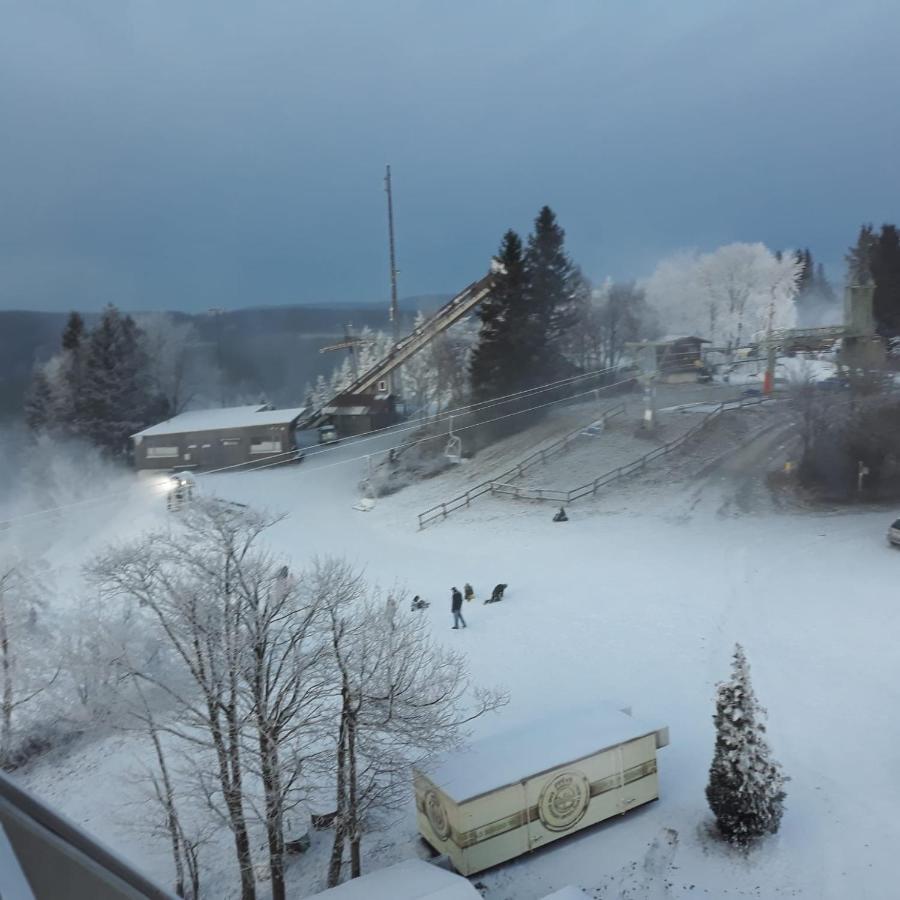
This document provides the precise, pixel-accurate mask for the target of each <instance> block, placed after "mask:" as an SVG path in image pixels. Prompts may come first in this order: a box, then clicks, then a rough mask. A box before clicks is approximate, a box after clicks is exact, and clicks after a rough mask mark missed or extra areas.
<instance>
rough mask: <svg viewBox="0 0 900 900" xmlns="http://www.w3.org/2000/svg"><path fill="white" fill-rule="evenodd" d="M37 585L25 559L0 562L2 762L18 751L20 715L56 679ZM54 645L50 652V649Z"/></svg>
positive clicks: (8, 762) (11, 757) (0, 725)
mask: <svg viewBox="0 0 900 900" xmlns="http://www.w3.org/2000/svg"><path fill="white" fill-rule="evenodd" d="M40 605H41V603H40V599H39V589H38V588H37V586H36V585H35V583H34V579H33V577H32V576H30V575H29V573H28V571H27V569H26V567H25V565H24V564H22V563H17V562H6V563H3V564H0V764H2V765H9V764H10V763H11V762H12V760H13V756H14V751H15V743H16V734H17V730H18V720H19V718H20V717H21V716H22V713H23V708H24V707H25V706H26V705H27V704H30V703H31V702H32V701H33V700H35V698H37V697H38V696H39V695H40V694H42V693H44V691H46V690H47V688H48V687H49V686H50V685H51V684H52V683H53V682H54V681H55V680H56V675H57V674H58V672H57V673H50V671H49V669H48V662H49V661H50V660H52V659H53V657H54V654H53V652H52V650H50V646H49V644H50V642H49V637H48V635H47V634H46V633H45V632H44V630H43V628H42V626H41V623H40V621H39V615H38V610H39V609H40ZM48 650H50V652H48Z"/></svg>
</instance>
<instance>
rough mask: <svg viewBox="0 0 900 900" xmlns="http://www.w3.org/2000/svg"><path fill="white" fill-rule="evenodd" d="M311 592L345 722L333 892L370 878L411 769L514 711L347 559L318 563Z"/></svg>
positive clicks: (338, 747) (337, 748) (338, 739)
mask: <svg viewBox="0 0 900 900" xmlns="http://www.w3.org/2000/svg"><path fill="white" fill-rule="evenodd" d="M310 588H311V590H312V591H313V592H314V593H315V595H316V596H317V597H318V598H319V601H320V603H321V606H322V609H323V614H324V618H325V621H326V628H327V629H328V635H329V637H328V640H329V644H330V647H329V655H330V664H331V667H332V671H333V673H334V676H333V678H334V690H335V694H336V703H337V716H336V719H335V723H334V754H333V757H332V761H333V770H334V784H335V786H336V798H335V799H336V806H335V809H336V816H335V837H334V844H333V847H332V854H331V859H330V862H329V869H328V884H329V886H334V885H335V884H337V883H338V882H339V881H340V877H341V871H342V868H343V864H344V861H345V856H346V855H347V852H348V851H349V858H350V876H351V878H356V877H357V876H359V875H360V874H361V873H362V862H361V846H362V839H363V835H364V833H365V831H366V830H367V829H368V828H370V827H372V825H373V821H372V817H373V815H375V814H376V813H377V812H379V811H385V810H390V809H395V808H397V806H398V805H400V804H402V803H403V802H405V800H406V797H407V793H408V790H409V779H410V770H411V767H412V766H414V765H416V764H417V763H419V762H421V761H422V760H423V759H424V758H426V757H427V756H429V755H431V754H433V753H436V752H439V751H442V750H446V749H448V748H450V747H453V746H457V745H458V744H459V743H460V742H461V741H462V740H463V739H464V738H465V736H466V725H467V723H469V722H471V721H473V720H474V719H476V718H478V717H479V716H482V715H484V714H485V713H486V712H488V711H489V710H493V709H497V708H498V707H500V706H501V705H503V704H504V703H505V702H506V696H505V695H504V694H503V693H502V692H500V691H496V690H472V691H470V685H469V676H468V670H467V667H466V662H465V658H464V657H463V656H462V654H460V653H458V652H455V651H452V650H445V649H443V648H442V647H440V646H439V645H438V644H437V643H436V642H435V641H434V639H433V638H432V637H431V636H430V634H429V629H428V627H427V624H426V622H425V619H423V618H422V617H421V616H413V615H410V614H409V613H408V611H407V610H406V609H405V604H404V603H403V602H402V600H403V598H402V597H397V596H394V595H389V596H388V597H387V598H385V597H383V596H382V595H381V594H380V593H379V592H378V591H377V590H371V589H370V588H369V587H368V586H367V585H366V584H365V582H364V580H363V578H362V575H361V574H360V573H359V572H357V571H356V570H354V569H353V568H352V566H350V565H349V564H348V563H346V562H344V561H343V560H335V559H326V560H321V561H319V562H318V563H317V564H316V565H315V567H314V570H313V573H312V581H311V585H310Z"/></svg>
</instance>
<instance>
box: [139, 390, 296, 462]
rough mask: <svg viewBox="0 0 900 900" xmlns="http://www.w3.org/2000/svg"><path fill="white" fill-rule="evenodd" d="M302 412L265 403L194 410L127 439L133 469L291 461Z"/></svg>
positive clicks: (152, 426)
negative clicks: (296, 428) (277, 460)
mask: <svg viewBox="0 0 900 900" xmlns="http://www.w3.org/2000/svg"><path fill="white" fill-rule="evenodd" d="M305 412H306V409H305V408H303V407H301V408H297V409H273V408H272V407H271V406H269V405H268V404H259V403H257V404H254V405H253V406H232V407H223V408H222V409H197V410H192V411H190V412H184V413H181V414H179V415H177V416H173V417H172V418H171V419H166V421H165V422H159V423H158V424H156V425H151V426H150V427H149V428H145V429H144V430H143V431H139V432H138V433H137V434H133V435H132V436H131V440H132V444H133V446H134V465H135V467H136V468H137V469H142V470H146V469H157V470H159V469H162V470H168V469H194V470H200V471H202V470H204V469H221V468H226V467H227V466H237V465H241V466H242V468H252V464H253V463H260V464H268V463H271V462H273V461H274V460H276V459H280V460H284V461H285V462H287V461H289V460H291V459H293V458H295V456H292V451H296V449H297V447H296V441H295V437H294V428H295V426H296V424H297V420H298V419H300V418H301V416H303V415H304V413H305Z"/></svg>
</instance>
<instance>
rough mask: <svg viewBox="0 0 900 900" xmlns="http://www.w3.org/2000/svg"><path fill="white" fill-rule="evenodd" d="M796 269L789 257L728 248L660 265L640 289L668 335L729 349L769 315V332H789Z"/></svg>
mask: <svg viewBox="0 0 900 900" xmlns="http://www.w3.org/2000/svg"><path fill="white" fill-rule="evenodd" d="M800 269H801V265H800V263H799V262H798V259H797V256H796V254H794V253H783V254H779V255H776V254H774V253H772V252H771V251H769V250H768V249H767V248H766V247H765V246H764V245H763V244H728V245H727V246H724V247H719V249H718V250H715V251H714V252H712V253H707V254H702V255H697V254H693V255H691V254H688V255H680V256H677V257H674V258H672V259H668V260H663V261H662V262H661V263H660V264H659V265H658V266H657V268H656V270H655V271H654V273H653V275H652V276H651V277H650V278H649V279H648V280H647V282H646V284H645V286H644V287H645V290H646V294H647V300H648V301H649V302H650V303H651V305H652V306H654V307H655V308H656V309H657V310H658V312H659V314H660V318H661V321H662V324H663V327H664V328H665V329H666V330H667V331H668V332H669V333H670V334H681V335H684V334H696V335H699V336H701V337H706V338H708V339H709V340H711V341H712V342H713V344H714V345H716V346H720V347H730V348H734V347H737V346H739V345H741V344H744V343H746V342H747V341H749V340H751V339H752V338H753V335H754V334H755V333H758V332H760V331H763V330H765V329H766V328H767V326H768V320H769V314H770V312H772V313H774V315H773V316H772V325H773V327H775V328H791V327H793V326H794V324H795V322H796V317H797V312H796V305H795V303H794V298H795V296H796V293H797V279H798V277H799V274H800Z"/></svg>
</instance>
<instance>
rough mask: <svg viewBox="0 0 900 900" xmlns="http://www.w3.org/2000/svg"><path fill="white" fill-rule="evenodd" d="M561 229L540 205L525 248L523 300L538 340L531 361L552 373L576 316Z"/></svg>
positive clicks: (560, 363)
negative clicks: (533, 358)
mask: <svg viewBox="0 0 900 900" xmlns="http://www.w3.org/2000/svg"><path fill="white" fill-rule="evenodd" d="M565 236H566V233H565V231H564V230H563V229H562V228H561V227H560V225H559V224H558V223H557V221H556V214H555V213H554V212H553V210H552V209H550V207H549V206H544V207H543V208H542V209H541V211H540V212H539V213H538V215H537V218H536V219H535V220H534V232H533V233H532V234H531V235H529V237H528V249H527V250H526V252H525V291H524V293H525V304H526V306H527V307H528V313H529V317H530V319H531V320H532V322H533V323H534V326H535V328H536V330H537V332H539V334H540V336H541V338H542V340H541V342H540V345H539V347H538V350H539V353H538V355H537V358H536V359H535V360H534V362H533V364H535V365H537V367H538V370H539V371H540V373H541V374H543V375H546V376H552V375H555V374H557V373H559V372H560V370H561V369H562V368H563V349H564V347H563V344H564V341H565V338H566V336H567V332H568V331H569V329H570V328H571V327H572V326H573V324H574V321H575V317H576V308H575V307H576V304H575V293H576V290H575V288H576V279H577V275H578V273H577V270H576V268H575V266H573V265H572V262H571V260H570V259H569V257H568V255H567V254H566V251H565V246H564V244H565Z"/></svg>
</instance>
